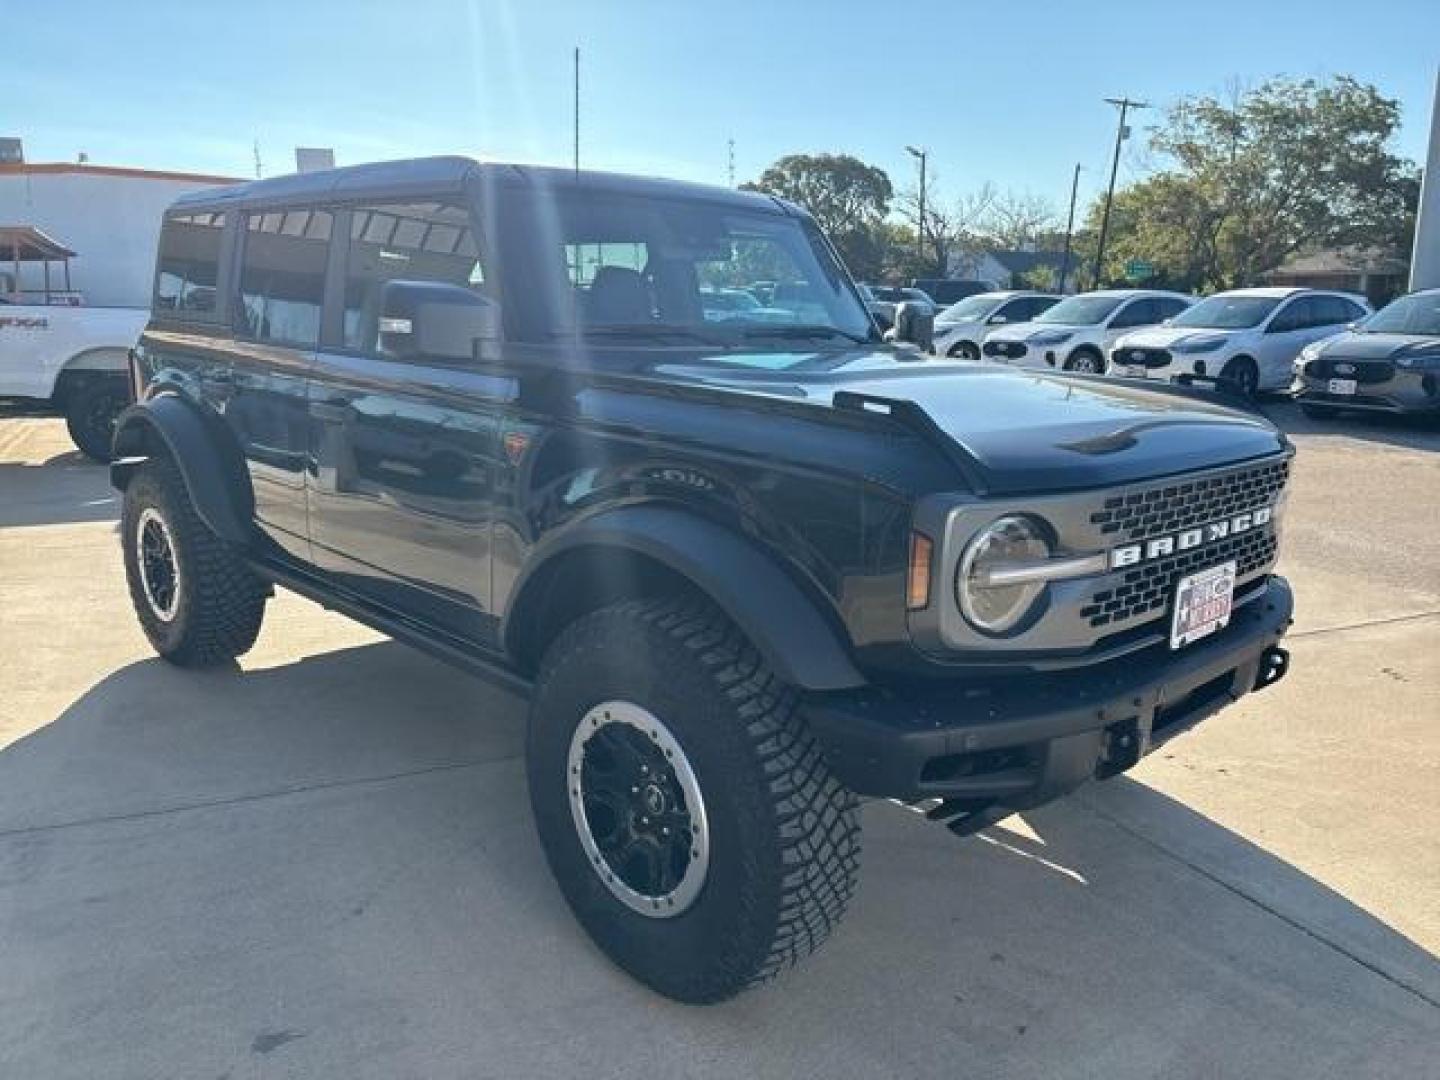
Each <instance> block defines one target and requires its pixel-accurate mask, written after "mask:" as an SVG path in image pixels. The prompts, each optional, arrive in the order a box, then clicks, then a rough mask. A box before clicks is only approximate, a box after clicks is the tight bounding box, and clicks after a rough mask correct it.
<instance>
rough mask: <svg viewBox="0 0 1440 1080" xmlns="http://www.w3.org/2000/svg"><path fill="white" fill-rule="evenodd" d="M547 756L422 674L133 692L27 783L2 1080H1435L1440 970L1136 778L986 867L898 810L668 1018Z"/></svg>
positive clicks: (1063, 814) (367, 652) (380, 661)
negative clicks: (629, 972) (1056, 1078)
mask: <svg viewBox="0 0 1440 1080" xmlns="http://www.w3.org/2000/svg"><path fill="white" fill-rule="evenodd" d="M523 725H524V706H523V703H522V702H520V701H519V700H518V699H516V698H515V697H513V696H511V695H509V694H506V693H504V692H502V691H499V690H495V689H492V688H490V687H488V686H486V685H484V684H480V683H477V682H475V681H474V680H472V679H470V678H468V677H466V676H464V675H461V674H459V673H456V672H453V671H451V670H449V669H448V668H445V667H443V666H441V665H439V664H438V663H436V662H434V661H432V660H430V659H429V658H427V657H424V656H422V655H419V654H417V653H415V652H413V651H411V650H409V649H406V648H404V647H402V646H399V645H396V644H393V643H389V642H385V643H378V644H373V645H364V646H358V647H354V648H348V649H343V650H338V651H333V652H327V653H323V654H318V655H314V656H308V657H306V658H304V659H301V660H299V661H296V662H293V663H287V664H283V665H280V666H276V667H269V668H258V669H256V668H252V669H249V670H245V671H243V672H242V671H240V670H239V669H238V668H236V669H231V670H228V671H217V672H207V673H195V672H186V671H180V670H178V669H175V668H173V667H171V666H169V665H167V664H165V663H163V662H161V661H158V660H147V661H142V662H138V663H134V664H130V665H129V666H127V667H124V668H122V669H120V670H118V671H116V672H114V673H113V674H111V675H110V676H108V677H107V678H105V679H104V680H103V681H101V682H100V683H99V684H97V685H96V686H95V687H93V688H92V689H91V690H90V691H88V692H87V693H86V694H85V695H84V696H82V697H81V698H80V699H79V700H77V701H76V702H75V703H74V704H73V705H71V706H70V707H69V708H68V709H66V710H65V712H64V713H63V714H62V715H60V716H59V717H57V718H56V719H55V720H54V721H53V722H51V723H50V724H48V725H46V726H45V727H43V728H40V729H38V730H36V731H34V732H33V733H31V734H30V735H28V736H27V737H25V738H23V739H21V740H20V741H18V742H16V743H15V744H13V745H12V746H10V747H9V748H7V749H5V750H3V751H0V956H3V957H5V962H4V964H3V965H0V1015H4V1016H6V1017H7V1024H8V1025H9V1030H10V1031H11V1032H13V1033H14V1037H13V1038H11V1037H7V1039H6V1040H5V1042H6V1043H7V1045H5V1046H0V1073H3V1074H5V1075H17V1076H18V1075H35V1076H39V1075H44V1076H55V1077H58V1076H68V1075H77V1076H78V1075H102V1074H103V1075H159V1074H162V1073H163V1074H167V1075H220V1074H222V1073H226V1072H229V1071H230V1070H232V1069H244V1070H245V1071H246V1074H249V1072H250V1070H252V1069H256V1068H260V1067H261V1066H262V1064H263V1065H266V1066H268V1067H269V1068H271V1069H279V1070H281V1071H286V1072H289V1073H294V1074H300V1075H327V1076H347V1077H348V1076H397V1075H426V1076H458V1075H474V1074H475V1073H476V1070H477V1069H478V1070H479V1071H480V1072H483V1073H484V1074H486V1075H497V1076H533V1075H547V1076H567V1075H577V1074H579V1073H580V1072H581V1071H582V1070H583V1072H584V1073H585V1074H586V1075H590V1076H620V1075H633V1073H634V1069H635V1064H636V1062H649V1063H651V1066H652V1067H653V1068H652V1069H651V1071H655V1072H657V1073H663V1074H665V1075H686V1076H696V1075H723V1076H776V1075H796V1076H826V1077H827V1078H828V1077H849V1076H856V1077H861V1076H864V1077H873V1076H882V1075H884V1076H894V1075H907V1076H937V1077H938V1076H944V1077H953V1076H955V1075H957V1071H956V1070H957V1064H956V1063H957V1061H963V1062H965V1069H964V1072H966V1073H971V1074H973V1075H983V1076H1009V1075H1026V1076H1036V1075H1076V1069H1077V1063H1079V1062H1084V1069H1083V1070H1080V1071H1083V1072H1084V1073H1085V1074H1086V1075H1092V1076H1106V1077H1121V1076H1136V1077H1139V1076H1145V1077H1150V1076H1156V1075H1169V1076H1202V1075H1245V1076H1251V1077H1254V1076H1268V1075H1276V1076H1281V1075H1284V1076H1295V1075H1319V1074H1325V1075H1366V1076H1379V1075H1396V1076H1414V1075H1420V1074H1422V1073H1424V1072H1425V1069H1426V1068H1429V1067H1431V1066H1433V1059H1432V1058H1431V1056H1430V1052H1431V1051H1433V1047H1434V1045H1435V1040H1436V1038H1437V1037H1440V1006H1437V1004H1436V1003H1437V1002H1440V966H1437V965H1436V963H1435V961H1434V959H1433V958H1432V957H1430V956H1429V954H1427V953H1425V952H1424V951H1423V950H1421V949H1419V948H1417V947H1416V946H1414V945H1413V944H1411V943H1410V942H1408V941H1407V940H1406V939H1405V938H1404V937H1403V936H1401V935H1399V934H1397V933H1396V932H1395V931H1393V930H1392V929H1390V928H1389V927H1387V926H1385V925H1384V924H1383V923H1382V922H1380V921H1379V920H1377V919H1375V918H1373V917H1372V916H1370V915H1369V914H1367V913H1366V912H1365V911H1363V910H1361V909H1360V908H1358V907H1356V906H1355V905H1353V904H1351V903H1350V902H1349V901H1348V900H1346V899H1345V898H1344V897H1342V896H1340V895H1338V894H1337V893H1335V892H1333V891H1332V890H1330V889H1328V888H1326V887H1325V886H1324V885H1322V884H1320V883H1319V882H1317V881H1315V880H1314V879H1313V878H1310V877H1309V876H1307V875H1306V874H1304V873H1301V872H1300V871H1298V870H1297V869H1295V868H1294V867H1292V866H1290V865H1288V864H1286V863H1285V862H1284V861H1282V860H1280V859H1277V858H1275V857H1274V856H1272V855H1270V854H1268V853H1267V852H1265V851H1264V850H1263V849H1261V848H1259V847H1257V846H1255V845H1253V844H1251V843H1250V842H1248V841H1246V840H1244V839H1243V838H1241V837H1239V836H1237V835H1236V834H1234V833H1232V832H1230V831H1229V830H1226V829H1224V828H1222V827H1220V826H1219V825H1217V824H1216V823H1214V822H1213V821H1210V820H1209V819H1207V818H1205V817H1203V816H1201V815H1199V814H1196V813H1194V812H1193V811H1191V810H1189V809H1187V808H1186V807H1184V806H1183V805H1181V804H1179V803H1177V802H1175V801H1173V800H1171V799H1169V798H1168V797H1166V796H1165V795H1163V794H1161V793H1160V792H1158V791H1155V790H1153V789H1151V788H1149V787H1147V786H1145V785H1143V784H1140V783H1136V782H1133V781H1130V780H1128V779H1124V778H1122V779H1119V780H1116V781H1111V782H1109V783H1107V784H1105V785H1096V786H1092V787H1090V788H1087V789H1084V790H1083V791H1082V793H1080V794H1079V795H1077V796H1076V797H1074V798H1071V799H1068V800H1065V801H1062V802H1060V803H1057V804H1054V805H1052V806H1050V807H1047V808H1045V809H1044V810H1042V811H1039V812H1037V813H1034V814H1031V815H1027V817H1026V819H1025V820H1024V821H1023V822H1021V821H1018V820H1014V819H1012V820H1011V821H1010V822H1007V823H1004V824H1003V825H1001V826H999V827H996V828H992V829H990V830H987V832H986V833H985V834H983V835H982V836H980V837H978V838H974V839H970V840H963V841H962V840H959V839H957V838H955V837H954V836H952V835H951V834H949V833H948V832H947V831H946V830H945V829H943V828H941V827H939V826H936V825H933V824H929V823H926V822H924V821H923V820H922V819H921V818H920V817H918V816H917V815H915V814H913V813H911V812H909V811H907V810H905V809H902V808H900V807H898V806H895V805H893V804H890V803H884V802H874V803H869V804H867V805H866V806H865V808H864V810H863V816H864V819H865V821H864V824H865V828H866V834H865V856H864V859H863V864H864V865H863V872H862V880H861V886H860V890H859V893H858V895H857V898H856V902H855V904H854V907H853V909H852V911H851V913H850V916H849V918H848V920H847V922H846V923H845V925H844V926H842V928H841V929H840V931H839V932H838V933H837V934H836V935H835V937H834V938H833V940H832V941H831V942H830V943H829V944H828V945H827V946H826V948H825V949H824V950H823V951H822V952H821V953H820V955H818V956H816V957H814V958H813V959H812V960H811V961H810V962H809V963H807V964H806V965H805V966H804V967H803V968H802V969H800V970H798V971H796V972H793V973H790V974H789V975H787V976H786V977H784V978H782V979H781V980H780V981H779V982H777V983H775V984H773V985H770V986H767V987H764V988H762V989H760V990H758V991H755V992H752V993H750V994H746V995H743V996H742V997H740V998H739V999H737V1000H735V1001H734V1002H731V1003H728V1004H725V1005H722V1006H718V1007H714V1008H710V1009H697V1008H690V1007H684V1006H679V1005H674V1004H672V1003H669V1002H666V1001H663V1000H661V999H659V998H657V997H655V996H654V995H652V994H650V993H649V992H647V991H646V990H644V989H643V988H641V987H639V986H637V985H636V984H634V983H632V982H631V981H630V980H628V979H627V978H626V977H625V976H624V975H622V974H621V973H619V972H618V971H616V970H615V969H614V968H613V967H611V966H610V965H609V964H608V963H607V962H606V961H605V960H604V959H603V958H602V957H601V956H600V954H599V953H598V951H597V950H595V949H594V948H593V947H592V946H591V945H590V944H589V942H588V941H587V940H586V939H585V938H584V936H583V934H582V933H581V932H580V930H579V929H578V928H577V926H576V924H575V923H574V921H573V920H572V919H571V918H570V915H569V913H568V912H567V911H566V909H565V907H564V904H563V902H562V901H561V900H560V897H559V894H558V890H557V889H556V888H555V887H554V885H553V884H552V883H551V881H550V880H549V876H548V873H547V871H546V868H545V864H544V859H543V857H542V855H541V853H540V851H539V848H538V843H537V841H536V839H535V835H534V830H533V828H532V827H531V824H530V820H529V805H528V797H527V795H526V790H525V781H524V772H523V767H522V762H521V753H522V742H523ZM271 1054H273V1055H274V1060H270V1061H263V1062H262V1059H263V1058H265V1057H267V1056H268V1055H271Z"/></svg>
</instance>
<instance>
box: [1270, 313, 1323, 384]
mask: <svg viewBox="0 0 1440 1080" xmlns="http://www.w3.org/2000/svg"><path fill="white" fill-rule="evenodd" d="M1319 319H1320V311H1319V298H1318V297H1314V296H1297V297H1295V298H1293V299H1291V300H1289V301H1287V302H1286V303H1284V304H1282V305H1281V306H1280V308H1279V310H1278V311H1276V312H1275V314H1274V315H1272V316H1271V317H1270V322H1269V325H1267V326H1266V328H1265V332H1264V333H1263V334H1262V335H1261V336H1260V344H1259V346H1258V347H1257V348H1256V350H1255V351H1256V353H1257V354H1258V355H1257V356H1256V357H1255V361H1256V365H1257V367H1258V368H1259V369H1260V387H1261V388H1262V389H1270V388H1272V387H1276V386H1284V385H1285V384H1287V383H1288V382H1289V381H1290V371H1291V365H1292V364H1293V363H1294V362H1295V357H1296V355H1297V354H1298V353H1299V352H1300V350H1301V349H1303V348H1304V347H1305V346H1306V345H1307V344H1308V343H1309V342H1311V341H1313V340H1314V339H1315V328H1316V326H1318V325H1320V323H1319Z"/></svg>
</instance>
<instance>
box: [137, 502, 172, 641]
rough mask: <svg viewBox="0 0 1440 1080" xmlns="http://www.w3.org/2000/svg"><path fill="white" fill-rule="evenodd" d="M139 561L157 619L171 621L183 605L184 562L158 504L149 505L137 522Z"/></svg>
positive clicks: (144, 587) (142, 581) (143, 584)
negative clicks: (182, 571) (181, 565)
mask: <svg viewBox="0 0 1440 1080" xmlns="http://www.w3.org/2000/svg"><path fill="white" fill-rule="evenodd" d="M135 562H136V565H137V566H138V567H139V569H140V588H141V591H142V592H144V594H145V601H146V603H148V604H149V605H150V610H151V611H152V612H154V614H155V617H156V618H158V619H160V620H161V621H162V622H169V621H170V620H171V619H173V618H175V612H176V611H177V610H178V608H179V606H180V564H179V562H178V560H177V559H176V558H175V545H174V542H173V541H172V539H171V537H170V527H169V526H168V525H166V524H165V519H164V518H163V517H161V516H160V512H159V511H158V510H156V509H155V508H154V507H148V506H147V507H146V508H145V509H144V510H143V511H141V513H140V520H139V521H138V522H136V525H135Z"/></svg>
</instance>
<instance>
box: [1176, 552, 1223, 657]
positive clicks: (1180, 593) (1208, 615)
mask: <svg viewBox="0 0 1440 1080" xmlns="http://www.w3.org/2000/svg"><path fill="white" fill-rule="evenodd" d="M1234 599H1235V564H1234V563H1233V562H1228V563H1224V564H1223V565H1221V566H1212V567H1210V568H1209V569H1208V570H1201V571H1200V572H1199V573H1196V574H1191V575H1189V576H1188V577H1183V578H1181V579H1180V584H1179V585H1177V586H1175V615H1174V618H1173V620H1172V621H1171V623H1170V647H1171V648H1172V649H1179V648H1182V647H1184V646H1186V645H1189V644H1190V643H1192V642H1195V641H1199V640H1200V639H1201V638H1203V637H1207V636H1208V635H1210V634H1213V633H1214V632H1215V631H1216V630H1219V629H1220V628H1221V627H1223V626H1224V625H1225V624H1226V623H1228V622H1229V621H1230V609H1231V605H1232V604H1233V602H1234Z"/></svg>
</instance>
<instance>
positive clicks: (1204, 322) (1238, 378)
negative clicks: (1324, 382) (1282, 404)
mask: <svg viewBox="0 0 1440 1080" xmlns="http://www.w3.org/2000/svg"><path fill="white" fill-rule="evenodd" d="M1370 313H1371V309H1370V305H1369V304H1367V303H1366V302H1365V301H1364V300H1363V299H1361V298H1360V297H1358V296H1354V295H1352V294H1350V293H1342V292H1329V291H1325V290H1320V289H1297V288H1279V287H1276V288H1263V289H1234V290H1232V291H1230V292H1223V293H1216V294H1215V295H1214V296H1209V297H1206V298H1205V299H1204V300H1201V301H1200V302H1199V303H1198V304H1196V305H1195V306H1194V307H1191V308H1187V309H1186V310H1185V311H1182V312H1181V313H1180V314H1179V315H1177V316H1175V318H1173V319H1171V320H1170V322H1169V323H1168V324H1167V325H1165V326H1157V327H1152V328H1150V329H1148V330H1136V331H1133V332H1131V333H1129V334H1125V335H1124V336H1123V337H1121V338H1120V339H1119V340H1117V341H1116V342H1115V346H1114V348H1113V349H1111V350H1110V366H1109V371H1110V373H1111V374H1113V375H1129V376H1132V377H1143V378H1150V379H1169V378H1170V377H1171V376H1173V375H1179V374H1195V375H1210V376H1221V377H1223V378H1227V379H1231V380H1233V381H1234V383H1235V385H1236V387H1237V388H1238V389H1239V390H1241V391H1242V392H1244V393H1246V394H1253V393H1255V392H1256V391H1257V390H1282V389H1284V388H1285V387H1287V386H1289V385H1290V378H1291V372H1292V368H1293V365H1294V362H1295V357H1296V356H1298V355H1299V354H1300V350H1301V349H1303V348H1304V347H1305V346H1306V345H1309V344H1310V343H1311V342H1312V341H1318V340H1320V339H1321V338H1326V337H1329V336H1330V335H1331V334H1337V333H1339V332H1340V331H1341V330H1342V329H1344V328H1345V326H1346V325H1347V324H1348V323H1352V322H1355V321H1356V320H1357V319H1363V318H1365V316H1367V315H1369V314H1370Z"/></svg>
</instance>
